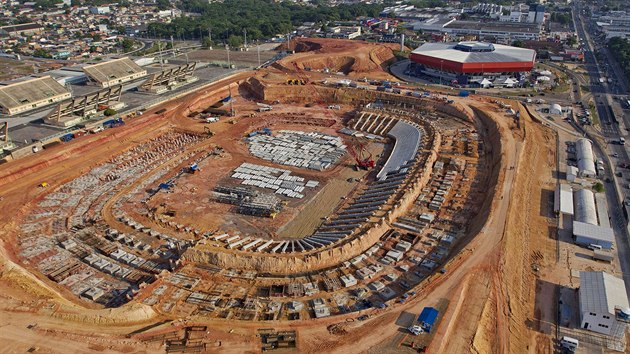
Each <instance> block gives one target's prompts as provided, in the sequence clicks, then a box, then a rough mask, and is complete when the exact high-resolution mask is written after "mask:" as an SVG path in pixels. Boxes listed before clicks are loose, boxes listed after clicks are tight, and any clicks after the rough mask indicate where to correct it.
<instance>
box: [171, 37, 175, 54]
mask: <svg viewBox="0 0 630 354" xmlns="http://www.w3.org/2000/svg"><path fill="white" fill-rule="evenodd" d="M171 51H172V52H173V57H175V42H173V36H171Z"/></svg>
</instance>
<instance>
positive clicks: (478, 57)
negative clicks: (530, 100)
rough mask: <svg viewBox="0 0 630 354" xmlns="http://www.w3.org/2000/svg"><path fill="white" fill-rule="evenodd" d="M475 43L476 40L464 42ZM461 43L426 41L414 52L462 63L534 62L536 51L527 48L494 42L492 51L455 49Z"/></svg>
mask: <svg viewBox="0 0 630 354" xmlns="http://www.w3.org/2000/svg"><path fill="white" fill-rule="evenodd" d="M464 43H468V44H467V45H469V46H470V45H473V44H472V43H474V42H464ZM457 45H459V43H425V44H423V45H421V46H420V47H418V48H416V49H415V50H414V51H413V52H411V53H412V54H419V55H426V56H429V57H433V58H438V59H444V60H448V61H454V62H460V63H497V62H533V61H534V58H535V57H536V51H534V50H531V49H526V48H518V47H511V46H507V45H501V44H493V46H494V51H492V52H466V51H461V50H458V49H455V47H456V46H457Z"/></svg>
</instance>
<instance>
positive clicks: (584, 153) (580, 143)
mask: <svg viewBox="0 0 630 354" xmlns="http://www.w3.org/2000/svg"><path fill="white" fill-rule="evenodd" d="M575 154H576V157H577V165H578V170H579V175H580V177H595V175H596V173H597V172H596V171H595V158H594V157H593V144H592V143H591V141H590V140H588V139H585V138H580V139H578V140H577V141H576V142H575Z"/></svg>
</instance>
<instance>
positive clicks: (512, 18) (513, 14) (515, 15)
mask: <svg viewBox="0 0 630 354" xmlns="http://www.w3.org/2000/svg"><path fill="white" fill-rule="evenodd" d="M522 16H523V14H522V13H521V12H520V11H510V14H509V15H501V16H499V21H500V22H521V17H522Z"/></svg>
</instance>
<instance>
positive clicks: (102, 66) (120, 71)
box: [83, 57, 147, 82]
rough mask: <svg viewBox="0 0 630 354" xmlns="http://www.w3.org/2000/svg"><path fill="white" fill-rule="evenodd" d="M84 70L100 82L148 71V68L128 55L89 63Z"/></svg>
mask: <svg viewBox="0 0 630 354" xmlns="http://www.w3.org/2000/svg"><path fill="white" fill-rule="evenodd" d="M83 71H84V72H85V73H86V74H87V75H88V76H90V77H91V78H92V79H94V80H95V81H98V82H109V81H111V80H116V79H119V78H124V77H127V76H129V75H133V74H146V73H147V71H146V70H144V69H143V68H141V67H140V66H139V65H138V64H136V63H135V62H134V61H133V60H131V59H129V58H127V57H125V58H118V59H112V60H108V61H105V62H102V63H97V64H92V65H87V66H84V67H83Z"/></svg>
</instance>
